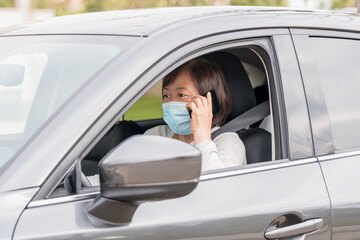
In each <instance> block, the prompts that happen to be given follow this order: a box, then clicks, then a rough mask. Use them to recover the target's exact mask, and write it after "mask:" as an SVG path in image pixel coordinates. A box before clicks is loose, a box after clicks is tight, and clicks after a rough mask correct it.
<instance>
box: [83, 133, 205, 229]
mask: <svg viewBox="0 0 360 240" xmlns="http://www.w3.org/2000/svg"><path fill="white" fill-rule="evenodd" d="M99 167H100V195H99V196H98V198H97V199H96V200H95V201H94V202H93V204H92V205H90V206H89V207H88V208H87V212H88V213H89V214H90V215H92V216H94V217H96V218H98V219H101V220H102V221H105V222H107V223H110V224H121V223H126V222H130V221H131V218H132V215H133V213H134V212H135V210H136V208H137V206H138V204H139V202H140V201H153V200H163V199H170V198H176V197H181V196H185V195H186V194H189V193H190V192H192V191H193V190H194V189H195V187H196V186H197V183H198V181H199V177H200V173H201V152H200V151H199V150H198V149H197V148H195V147H193V146H191V145H190V144H187V143H184V142H181V141H178V140H175V139H172V138H167V137H160V136H146V135H136V136H133V137H130V138H128V139H126V140H125V141H124V142H123V143H121V144H120V145H119V146H117V147H116V148H114V149H113V150H112V151H111V152H110V153H109V154H108V155H106V156H105V157H104V159H102V160H101V161H100V164H99ZM110 209H111V210H110Z"/></svg>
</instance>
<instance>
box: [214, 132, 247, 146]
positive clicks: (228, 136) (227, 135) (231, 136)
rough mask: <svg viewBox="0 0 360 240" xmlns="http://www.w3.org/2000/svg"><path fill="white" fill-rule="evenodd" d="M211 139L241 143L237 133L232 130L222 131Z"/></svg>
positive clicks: (218, 141) (217, 141) (216, 141)
mask: <svg viewBox="0 0 360 240" xmlns="http://www.w3.org/2000/svg"><path fill="white" fill-rule="evenodd" d="M213 141H214V142H215V143H220V142H234V143H240V144H243V142H242V141H241V139H240V137H239V135H237V133H234V132H224V133H222V134H220V135H219V136H217V137H216V138H214V140H213Z"/></svg>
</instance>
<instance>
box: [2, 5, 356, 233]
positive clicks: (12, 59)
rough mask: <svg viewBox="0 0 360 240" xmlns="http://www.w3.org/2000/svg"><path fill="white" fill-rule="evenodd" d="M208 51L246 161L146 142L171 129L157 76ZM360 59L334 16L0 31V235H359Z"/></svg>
mask: <svg viewBox="0 0 360 240" xmlns="http://www.w3.org/2000/svg"><path fill="white" fill-rule="evenodd" d="M199 56H203V57H205V58H207V59H209V60H211V61H215V62H217V63H218V64H219V65H220V66H221V68H222V70H223V72H224V76H225V78H226V81H227V83H228V85H229V87H230V90H231V97H232V112H231V113H230V115H229V118H228V120H229V122H233V123H234V121H235V123H239V124H235V125H236V127H237V128H233V129H230V130H228V131H234V132H237V133H238V135H239V137H240V138H241V140H242V141H243V142H244V145H245V147H246V157H247V164H246V165H245V166H238V167H231V168H223V169H218V170H212V171H205V172H201V171H200V168H201V153H200V151H199V150H197V149H196V148H195V147H193V146H191V145H188V144H185V143H182V142H179V141H177V140H174V139H170V138H164V137H158V136H144V135H142V133H144V132H145V131H146V130H147V129H149V128H151V127H154V126H157V125H160V124H164V122H163V120H162V117H161V114H160V115H156V114H155V113H154V110H152V109H155V108H156V107H158V106H161V99H160V100H156V101H149V99H150V98H149V96H152V93H154V92H155V93H156V94H157V95H156V94H155V95H154V96H158V95H159V94H161V89H160V90H159V87H158V86H159V84H161V79H162V78H163V77H164V76H165V75H166V74H168V73H169V72H170V71H172V70H173V69H175V68H176V67H178V66H180V65H181V64H183V63H184V62H186V61H188V60H190V59H193V58H195V57H199ZM359 63H360V17H359V16H358V15H356V14H347V13H337V12H329V11H305V10H292V9H283V8H248V7H188V8H164V9H160V8H159V9H142V10H127V11H114V12H101V13H90V14H80V15H74V16H66V17H58V18H54V19H50V20H46V21H43V22H35V23H29V24H25V25H20V26H16V27H11V28H7V29H1V30H0V239H154V240H159V239H192V240H195V239H196V240H198V239H229V240H230V239H248V240H251V239H288V240H290V239H291V240H295V239H296V240H304V239H307V240H310V239H314V240H315V239H316V240H323V239H324V240H325V239H326V240H329V239H333V240H336V239H339V240H347V239H359V238H360V190H359V184H360V174H359V171H360V94H359V93H358V92H359V88H360V68H359ZM158 83H159V84H158ZM156 99H158V98H156ZM144 102H145V103H146V104H149V105H151V106H150V107H149V106H148V105H146V107H145V108H144V107H142V109H151V110H150V113H146V114H145V111H143V110H141V109H140V107H139V106H140V105H141V104H140V103H144ZM139 104H140V105H139ZM258 106H264V108H263V109H265V110H261V109H260V108H259V107H258ZM259 109H260V110H259ZM130 112H132V113H136V114H138V115H137V116H136V117H135V116H134V114H130ZM254 112H255V113H256V114H254ZM255 115H260V116H261V117H258V118H254V119H252V120H251V119H250V118H251V117H254V116H255ZM238 117H240V118H238ZM232 119H235V120H232ZM236 119H241V121H239V120H236ZM241 122H246V123H247V124H246V125H247V126H242V125H243V124H240V123H241ZM233 125H234V124H233ZM225 126H226V125H225ZM222 128H224V126H223V127H222ZM98 176H100V179H98ZM96 181H99V184H97V183H96Z"/></svg>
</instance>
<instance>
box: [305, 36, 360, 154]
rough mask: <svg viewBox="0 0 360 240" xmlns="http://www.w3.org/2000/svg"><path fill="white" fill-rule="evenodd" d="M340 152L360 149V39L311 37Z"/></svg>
mask: <svg viewBox="0 0 360 240" xmlns="http://www.w3.org/2000/svg"><path fill="white" fill-rule="evenodd" d="M311 41H312V44H313V51H314V54H315V57H316V63H317V67H318V70H319V74H320V78H321V84H322V88H323V92H324V96H325V101H326V104H327V108H328V112H329V117H330V123H331V132H332V136H333V141H334V147H335V149H336V150H343V149H351V148H358V147H360V94H359V89H360V79H359V77H360V68H359V63H360V40H351V39H335V38H311Z"/></svg>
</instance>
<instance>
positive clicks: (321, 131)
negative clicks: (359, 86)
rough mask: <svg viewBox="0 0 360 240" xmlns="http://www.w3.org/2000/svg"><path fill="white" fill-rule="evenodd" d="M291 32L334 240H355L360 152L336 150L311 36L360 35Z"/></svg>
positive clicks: (352, 35) (350, 36) (358, 220)
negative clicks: (329, 199) (324, 183)
mask: <svg viewBox="0 0 360 240" xmlns="http://www.w3.org/2000/svg"><path fill="white" fill-rule="evenodd" d="M292 33H293V35H294V36H293V38H294V42H295V44H296V51H297V52H298V58H299V64H300V66H301V69H302V74H303V79H304V84H305V89H306V93H307V96H306V97H307V101H308V104H309V112H310V117H311V125H312V131H313V136H314V144H315V150H316V155H317V156H318V157H319V161H320V165H321V168H322V171H323V174H324V179H325V181H326V184H327V188H328V191H329V196H330V198H331V205H332V219H333V220H332V228H333V230H332V232H333V233H332V239H334V240H335V239H344V240H347V239H354V236H359V234H360V232H359V224H360V218H359V216H360V212H359V211H360V206H359V202H360V195H359V192H358V191H356V189H358V183H359V174H358V171H357V169H358V167H359V160H360V157H359V151H358V150H356V149H349V150H341V151H336V150H335V147H334V143H333V136H332V134H331V123H330V118H329V113H328V109H327V107H326V101H325V97H324V94H323V90H322V85H321V81H320V75H319V71H318V69H317V64H316V61H315V59H314V56H313V50H312V45H311V43H310V37H311V36H316V37H322V38H339V39H352V40H355V39H357V40H359V39H360V34H359V33H355V32H354V33H348V32H339V31H314V30H313V29H301V30H299V29H296V30H292ZM354 51H356V50H355V49H354ZM334 57H336V56H334ZM339 61H341V59H339ZM345 81H346V80H344V82H345ZM355 238H356V237H355Z"/></svg>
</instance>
